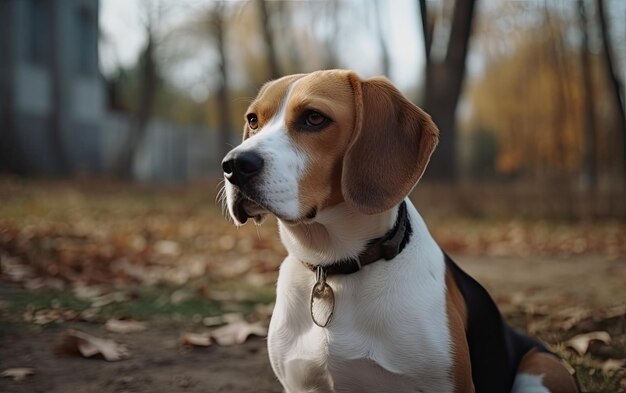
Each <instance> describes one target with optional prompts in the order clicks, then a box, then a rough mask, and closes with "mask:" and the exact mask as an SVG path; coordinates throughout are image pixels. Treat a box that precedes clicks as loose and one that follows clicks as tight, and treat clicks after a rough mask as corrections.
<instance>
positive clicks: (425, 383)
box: [269, 258, 453, 393]
mask: <svg viewBox="0 0 626 393" xmlns="http://www.w3.org/2000/svg"><path fill="white" fill-rule="evenodd" d="M407 262H408V261H403V260H402V259H401V258H400V260H394V261H393V263H381V264H375V265H372V266H370V267H368V268H366V269H364V270H363V271H361V272H359V273H357V274H353V275H350V276H343V277H340V278H332V277H331V278H330V279H329V284H330V285H331V287H333V290H334V292H335V297H336V305H335V312H334V316H333V319H332V321H331V323H330V324H329V326H328V327H326V328H320V327H318V326H316V325H315V324H313V322H312V319H311V316H310V308H309V296H310V289H311V287H312V285H313V280H314V279H313V275H312V273H310V272H304V274H303V272H302V270H301V269H298V267H297V266H289V265H288V264H289V261H287V262H286V263H285V266H284V268H283V269H281V278H280V279H279V285H278V294H277V295H278V296H277V303H276V308H275V311H274V316H273V317H272V323H271V325H270V337H269V350H270V358H271V361H272V365H273V367H274V370H275V371H276V374H277V375H278V376H279V378H280V379H281V382H282V383H283V384H284V385H285V386H286V387H288V388H289V389H288V390H287V391H288V392H291V391H294V392H295V391H307V390H308V389H309V388H313V387H321V386H323V387H324V389H322V390H319V391H327V392H355V391H358V392H424V393H425V392H442V391H452V390H453V388H452V385H451V381H450V375H449V369H450V364H451V359H450V352H449V348H450V339H449V334H448V330H447V317H446V315H445V310H446V307H445V302H446V300H445V292H444V288H445V285H444V284H443V282H442V281H441V280H443V279H444V278H443V274H444V272H443V270H442V269H443V268H441V270H442V271H441V272H439V271H438V270H439V269H438V267H437V266H433V268H432V269H426V270H425V271H424V272H417V271H414V270H412V269H411V266H414V264H409V263H407ZM405 265H406V266H405ZM403 269H404V271H402V270H403ZM307 273H310V274H307ZM285 276H288V277H285ZM287 280H289V281H291V282H290V283H287V282H285V281H287Z"/></svg>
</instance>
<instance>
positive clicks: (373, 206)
mask: <svg viewBox="0 0 626 393" xmlns="http://www.w3.org/2000/svg"><path fill="white" fill-rule="evenodd" d="M350 80H351V82H352V86H353V89H354V94H355V103H356V104H355V107H356V116H357V122H356V126H355V136H354V138H353V140H352V143H351V144H350V146H349V147H348V151H347V153H346V156H345V159H344V164H343V174H342V189H343V196H344V198H345V199H346V201H347V202H348V203H351V204H352V205H354V206H355V207H356V208H357V209H359V211H361V212H363V213H366V214H374V213H379V212H382V211H385V210H388V209H390V208H391V207H393V206H395V205H397V204H398V203H400V201H401V200H402V199H403V198H404V197H405V196H406V195H408V194H409V193H410V192H411V190H412V189H413V187H414V186H415V184H416V183H417V182H418V180H419V179H420V177H421V176H422V174H423V173H424V170H425V169H426V165H427V164H428V161H429V160H430V156H431V154H432V153H433V151H434V149H435V146H436V145H437V141H438V135H439V131H438V130H437V127H436V126H435V124H434V123H433V122H432V120H431V118H430V116H429V115H428V114H426V113H425V112H424V111H423V110H421V109H420V108H418V107H417V106H415V105H413V104H412V103H411V102H410V101H409V100H407V99H406V98H405V97H404V96H403V95H402V94H401V93H400V92H399V91H398V90H397V89H396V88H395V87H394V86H393V85H392V84H391V83H389V81H387V80H386V79H383V78H372V79H368V80H366V81H359V80H358V79H357V78H356V77H351V78H350Z"/></svg>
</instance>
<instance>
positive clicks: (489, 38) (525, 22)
mask: <svg viewBox="0 0 626 393" xmlns="http://www.w3.org/2000/svg"><path fill="white" fill-rule="evenodd" d="M589 5H590V3H589V2H587V3H585V4H584V5H583V6H585V8H586V12H588V11H589ZM580 7H581V4H580V2H567V3H558V4H556V3H552V2H548V3H547V5H546V3H544V4H537V3H532V4H530V3H515V4H512V3H505V4H502V5H501V6H497V7H492V8H491V9H489V10H488V12H489V13H487V14H484V15H481V18H480V19H479V22H478V25H477V31H476V34H475V36H474V37H475V39H476V44H477V46H476V50H477V51H478V52H479V53H480V54H481V57H482V58H483V59H484V69H483V70H481V72H480V75H479V76H478V77H477V78H475V79H472V80H471V82H470V84H469V85H468V93H469V96H468V100H467V102H468V103H469V105H470V107H471V109H470V110H469V111H468V112H469V114H468V118H469V120H468V121H467V122H465V123H464V129H466V130H468V131H475V130H485V129H486V130H489V132H493V133H495V134H496V136H497V138H498V148H499V151H498V154H497V158H496V168H497V170H498V171H499V172H504V173H506V174H511V175H513V174H516V175H520V176H523V177H525V178H533V179H534V180H536V181H543V180H549V181H550V184H554V183H555V181H558V183H559V184H563V183H567V182H570V183H571V184H572V185H573V184H579V182H580V180H581V179H582V178H583V177H581V174H583V175H584V176H587V177H588V176H589V174H591V176H593V174H594V173H595V174H596V175H595V177H596V178H597V180H598V181H599V180H600V178H601V177H600V174H602V175H603V177H604V178H606V176H608V175H612V174H613V173H615V170H614V168H615V165H616V164H617V161H618V153H617V152H616V149H615V147H616V143H615V140H616V135H615V132H614V131H612V130H614V129H615V119H614V117H613V112H612V111H611V109H612V105H611V102H612V95H611V94H612V90H611V88H610V86H609V83H608V81H607V78H606V74H605V73H603V72H601V71H602V70H603V67H601V65H602V64H601V63H602V57H601V54H600V53H599V51H598V50H597V49H595V48H594V40H595V39H597V40H595V42H596V43H599V38H600V37H599V35H598V36H594V34H595V33H596V30H595V29H593V22H592V20H591V18H590V17H589V16H590V15H591V14H589V13H587V14H585V15H581V14H580V11H581V10H580ZM491 13H492V14H491ZM494 15H497V16H498V18H499V19H496V18H494V17H493V16H494ZM581 16H586V18H587V19H588V20H587V22H586V23H585V22H583V23H582V25H581ZM500 20H502V23H500ZM581 26H586V27H587V28H586V29H585V30H581ZM582 33H585V34H584V35H583V34H582ZM585 35H586V36H587V37H585ZM586 40H588V41H589V43H588V44H586V43H585V41H586ZM596 45H597V44H596ZM596 48H599V46H596ZM605 184H606V183H605Z"/></svg>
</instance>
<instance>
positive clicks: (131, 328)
mask: <svg viewBox="0 0 626 393" xmlns="http://www.w3.org/2000/svg"><path fill="white" fill-rule="evenodd" d="M104 328H105V329H106V330H108V331H109V332H113V333H121V334H126V333H137V332H143V331H144V330H146V329H147V328H148V326H147V325H146V324H145V323H144V322H139V321H131V320H126V319H109V320H108V321H106V323H105V324H104Z"/></svg>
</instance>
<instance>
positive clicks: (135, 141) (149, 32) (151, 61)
mask: <svg viewBox="0 0 626 393" xmlns="http://www.w3.org/2000/svg"><path fill="white" fill-rule="evenodd" d="M142 4H143V9H144V13H145V15H146V17H145V23H144V28H145V30H146V45H145V47H144V49H143V51H142V53H141V55H140V58H139V69H138V70H139V75H138V82H139V89H138V91H137V110H136V112H135V119H134V122H133V123H132V126H131V129H130V130H129V132H128V137H127V139H126V141H125V142H124V144H123V145H122V148H121V150H120V152H119V154H118V157H117V160H116V163H115V165H114V168H113V171H114V173H115V175H116V176H118V177H120V178H126V179H130V178H132V176H133V165H134V162H135V156H136V155H137V151H138V149H139V146H140V145H141V143H142V141H143V139H144V137H145V135H146V131H147V129H148V123H149V121H150V119H151V117H152V115H153V111H154V104H155V101H156V95H157V91H158V84H159V80H160V77H159V67H158V64H157V60H156V45H157V38H156V30H157V28H158V27H157V25H158V24H159V23H160V19H161V13H162V11H163V9H162V4H161V2H160V0H159V1H157V2H155V3H150V2H143V3H142Z"/></svg>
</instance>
